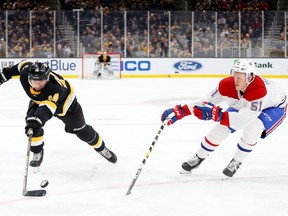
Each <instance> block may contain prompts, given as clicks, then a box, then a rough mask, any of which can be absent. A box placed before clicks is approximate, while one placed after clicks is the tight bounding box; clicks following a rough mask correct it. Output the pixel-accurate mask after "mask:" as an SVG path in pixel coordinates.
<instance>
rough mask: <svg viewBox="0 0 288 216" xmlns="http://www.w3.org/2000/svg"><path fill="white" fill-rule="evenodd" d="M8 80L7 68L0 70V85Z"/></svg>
mask: <svg viewBox="0 0 288 216" xmlns="http://www.w3.org/2000/svg"><path fill="white" fill-rule="evenodd" d="M9 79H11V75H10V74H9V72H8V68H3V69H2V70H0V85H2V84H3V83H4V82H7V81H8V80H9Z"/></svg>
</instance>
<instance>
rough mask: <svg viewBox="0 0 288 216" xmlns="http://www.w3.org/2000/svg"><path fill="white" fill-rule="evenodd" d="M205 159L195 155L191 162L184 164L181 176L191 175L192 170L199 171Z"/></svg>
mask: <svg viewBox="0 0 288 216" xmlns="http://www.w3.org/2000/svg"><path fill="white" fill-rule="evenodd" d="M203 160H204V158H199V157H198V156H197V155H194V156H193V157H192V159H191V160H188V161H186V162H184V163H183V164H182V170H181V171H180V174H190V173H191V170H193V169H197V168H198V167H199V166H200V164H201V163H202V161H203Z"/></svg>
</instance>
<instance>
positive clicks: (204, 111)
mask: <svg viewBox="0 0 288 216" xmlns="http://www.w3.org/2000/svg"><path fill="white" fill-rule="evenodd" d="M193 113H194V115H195V116H196V117H197V118H199V119H201V120H211V119H212V120H214V121H216V122H219V121H220V120H221V119H222V109H221V108H220V107H219V106H214V105H213V104H211V103H206V102H204V106H194V107H193Z"/></svg>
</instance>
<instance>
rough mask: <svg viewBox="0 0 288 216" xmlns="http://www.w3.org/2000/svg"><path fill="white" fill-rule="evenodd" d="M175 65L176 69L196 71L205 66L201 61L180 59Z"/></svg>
mask: <svg viewBox="0 0 288 216" xmlns="http://www.w3.org/2000/svg"><path fill="white" fill-rule="evenodd" d="M173 66H174V68H175V69H177V70H181V71H195V70H199V69H201V68H202V67H203V65H202V64H201V63H199V62H195V61H180V62H176V63H175V64H174V65H173Z"/></svg>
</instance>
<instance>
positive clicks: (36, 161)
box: [29, 148, 44, 167]
mask: <svg viewBox="0 0 288 216" xmlns="http://www.w3.org/2000/svg"><path fill="white" fill-rule="evenodd" d="M43 157H44V149H43V148H42V150H41V151H40V152H39V153H34V155H33V159H32V160H31V161H30V163H29V165H30V166H31V167H40V165H41V163H42V161H43Z"/></svg>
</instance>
